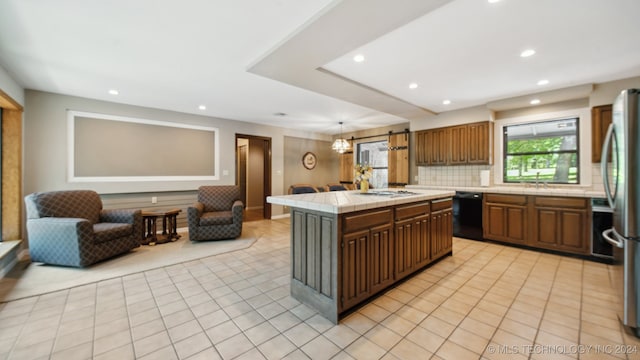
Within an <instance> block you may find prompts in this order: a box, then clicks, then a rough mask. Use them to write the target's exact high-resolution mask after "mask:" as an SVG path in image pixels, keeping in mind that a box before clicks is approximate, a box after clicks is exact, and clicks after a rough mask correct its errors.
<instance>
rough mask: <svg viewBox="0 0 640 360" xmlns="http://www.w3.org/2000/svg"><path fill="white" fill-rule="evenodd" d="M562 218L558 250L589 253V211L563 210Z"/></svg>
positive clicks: (560, 215)
mask: <svg viewBox="0 0 640 360" xmlns="http://www.w3.org/2000/svg"><path fill="white" fill-rule="evenodd" d="M559 217H560V219H559V220H560V221H559V222H560V226H559V230H560V235H559V238H558V248H559V249H561V250H567V251H571V252H575V253H579V254H587V253H588V252H589V236H590V233H589V230H588V229H589V228H590V224H589V217H588V214H587V210H577V209H573V210H563V211H562V212H560V214H559Z"/></svg>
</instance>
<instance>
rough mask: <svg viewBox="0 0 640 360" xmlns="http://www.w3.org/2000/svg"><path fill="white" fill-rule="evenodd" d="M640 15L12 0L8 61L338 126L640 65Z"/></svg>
mask: <svg viewBox="0 0 640 360" xmlns="http://www.w3.org/2000/svg"><path fill="white" fill-rule="evenodd" d="M612 4H615V5H616V6H615V7H614V6H611V5H612ZM637 14H640V1H637V0H615V1H609V0H535V1H525V0H500V1H498V2H496V3H489V2H488V1H487V0H394V1H389V0H343V1H331V0H185V1H171V0H136V1H130V0H109V1H98V0H58V1H37V0H29V1H25V0H3V1H2V2H0V66H2V67H3V68H4V69H5V70H6V71H7V72H8V73H9V74H10V76H11V77H12V78H13V79H14V80H15V81H17V82H18V83H19V84H20V85H21V86H23V87H24V88H25V89H34V90H41V91H47V92H54V93H60V94H67V95H73V96H81V97H86V98H92V99H99V100H106V101H112V102H118V103H125V104H132V105H139V106H145V107H153V108H159V109H166V110H173V111H178V112H184V113H192V114H199V115H205V116H211V117H218V118H225V119H232V120H241V121H248V122H254V123H260V124H266V125H273V126H280V127H285V128H292V129H297V130H302V131H310V132H318V133H325V134H336V133H338V132H339V131H340V126H339V125H338V122H339V121H343V122H344V131H345V132H349V131H356V130H363V129H369V128H376V127H381V126H387V125H392V124H399V123H406V122H408V121H410V120H415V119H424V118H428V117H430V116H433V115H434V114H437V113H440V112H445V111H451V110H455V109H460V108H466V107H471V106H477V105H484V104H487V103H490V102H495V101H499V100H503V99H508V98H511V97H518V96H522V95H527V94H535V93H539V92H545V91H553V90H557V89H561V88H566V87H571V86H575V85H580V84H589V83H600V82H605V81H610V80H617V79H621V78H628V77H632V76H639V75H640V42H639V41H638V39H640V21H638V20H637ZM529 48H530V49H534V50H535V51H536V53H535V55H533V56H530V57H528V58H522V57H520V53H521V52H522V51H523V50H525V49H529ZM358 54H361V55H363V56H364V61H362V62H359V63H357V62H355V61H353V57H354V56H355V55H358ZM543 79H546V80H548V82H549V83H548V84H546V85H537V82H538V81H539V80H543ZM410 83H415V84H417V87H416V88H415V89H410V88H409V84H410ZM110 89H117V90H118V91H119V94H118V95H111V94H109V93H108V91H109V90H110ZM444 100H449V101H450V102H451V103H450V104H448V105H444V104H443V101H444ZM200 105H204V106H206V109H204V110H201V109H199V106H200ZM282 114H286V115H282Z"/></svg>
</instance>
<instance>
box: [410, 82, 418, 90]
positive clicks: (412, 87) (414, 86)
mask: <svg viewBox="0 0 640 360" xmlns="http://www.w3.org/2000/svg"><path fill="white" fill-rule="evenodd" d="M417 88H418V84H417V83H414V82H413V83H411V84H409V89H417Z"/></svg>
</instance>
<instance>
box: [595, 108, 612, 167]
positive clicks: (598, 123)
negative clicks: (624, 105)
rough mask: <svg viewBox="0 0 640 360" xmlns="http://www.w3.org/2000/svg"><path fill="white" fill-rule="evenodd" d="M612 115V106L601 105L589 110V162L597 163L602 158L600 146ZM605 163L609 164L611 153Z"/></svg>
mask: <svg viewBox="0 0 640 360" xmlns="http://www.w3.org/2000/svg"><path fill="white" fill-rule="evenodd" d="M612 114H613V109H612V106H611V105H610V104H609V105H601V106H594V107H593V108H591V162H594V163H599V162H600V159H601V158H602V144H603V143H604V137H605V135H607V129H608V128H609V124H611V118H612ZM607 162H611V151H609V157H608V158H607Z"/></svg>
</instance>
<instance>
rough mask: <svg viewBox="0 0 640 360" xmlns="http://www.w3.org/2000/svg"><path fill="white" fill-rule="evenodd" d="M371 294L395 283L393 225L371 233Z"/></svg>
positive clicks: (380, 227) (373, 230)
mask: <svg viewBox="0 0 640 360" xmlns="http://www.w3.org/2000/svg"><path fill="white" fill-rule="evenodd" d="M369 237H370V241H371V244H370V248H371V250H370V253H369V259H368V261H369V266H368V268H369V271H370V279H371V285H370V288H371V289H370V292H371V294H374V293H376V292H378V291H379V290H382V289H384V288H386V287H387V286H389V285H391V284H392V283H393V281H394V277H393V263H394V256H393V255H394V249H393V248H394V246H393V237H392V236H391V224H388V225H383V226H378V227H375V228H372V229H371V231H370V235H369Z"/></svg>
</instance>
